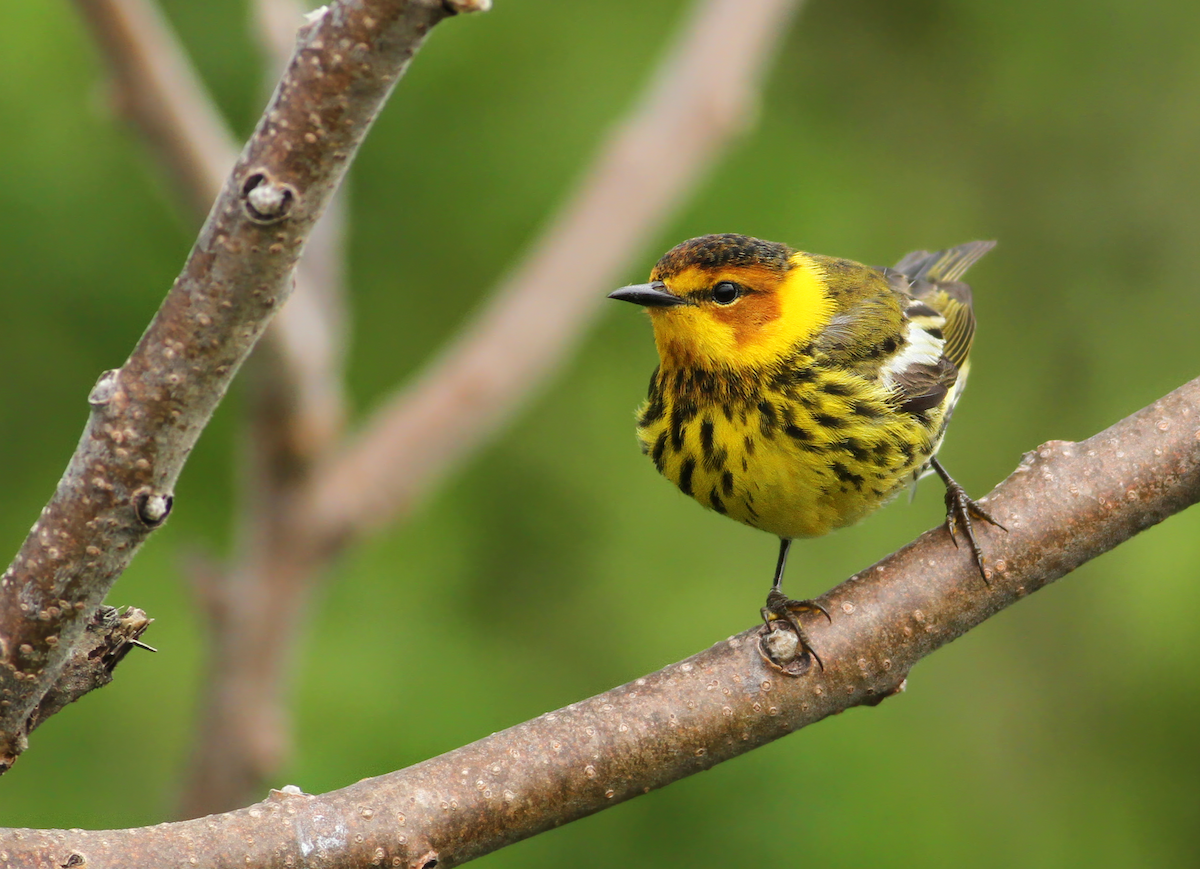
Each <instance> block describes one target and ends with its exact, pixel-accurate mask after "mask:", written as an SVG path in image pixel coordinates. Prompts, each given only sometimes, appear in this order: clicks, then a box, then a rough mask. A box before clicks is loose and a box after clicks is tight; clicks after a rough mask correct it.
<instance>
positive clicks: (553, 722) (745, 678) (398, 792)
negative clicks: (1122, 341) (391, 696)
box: [0, 379, 1200, 869]
mask: <svg viewBox="0 0 1200 869" xmlns="http://www.w3.org/2000/svg"><path fill="white" fill-rule="evenodd" d="M1198 408H1200V379H1197V380H1193V381H1192V382H1191V383H1188V384H1186V385H1185V386H1182V387H1180V388H1179V389H1177V390H1175V391H1174V392H1172V393H1171V394H1170V395H1167V396H1166V397H1164V398H1162V399H1161V400H1159V401H1156V402H1155V403H1154V404H1152V405H1151V406H1149V407H1147V408H1145V409H1143V410H1141V411H1139V412H1138V413H1136V414H1134V415H1133V416H1131V417H1128V418H1127V419H1125V420H1122V421H1121V422H1119V423H1117V424H1116V425H1114V426H1113V427H1112V428H1110V429H1108V430H1106V431H1104V432H1101V433H1100V434H1098V435H1096V436H1095V437H1092V438H1090V439H1088V440H1086V441H1083V442H1082V443H1068V442H1065V441H1052V442H1050V443H1047V444H1044V445H1043V446H1041V447H1040V448H1039V449H1037V450H1035V451H1034V452H1032V453H1029V454H1027V455H1026V456H1025V458H1024V460H1023V461H1022V462H1021V464H1020V466H1019V467H1018V468H1017V470H1016V471H1015V472H1014V473H1013V474H1012V475H1011V476H1010V477H1009V478H1008V479H1007V480H1005V481H1004V482H1003V483H1001V484H1000V485H999V486H997V487H996V489H995V490H994V491H993V492H992V493H991V495H989V496H988V498H987V509H988V510H989V511H990V512H991V513H992V514H993V515H994V516H995V517H996V518H997V519H999V520H1000V521H1001V522H1003V523H1004V524H1005V525H1006V526H1007V527H1008V529H1009V531H1008V533H1007V534H1005V533H1002V532H999V531H996V530H994V529H992V530H989V531H987V532H986V539H985V540H984V545H985V547H986V549H987V552H988V555H989V556H990V558H991V559H992V563H993V565H994V569H993V570H992V572H991V580H990V584H989V585H984V584H983V583H982V582H981V580H980V577H979V574H978V572H977V571H976V569H975V566H974V564H973V562H972V561H971V559H970V558H969V557H968V556H967V555H966V554H965V553H964V552H962V551H959V550H957V549H955V548H954V546H953V544H952V543H951V542H950V539H949V535H948V534H947V533H946V530H945V527H944V526H941V527H939V528H936V529H934V530H932V531H929V532H927V533H925V534H923V535H922V536H921V537H919V538H918V539H917V540H916V541H914V542H913V543H911V544H910V545H908V546H907V547H905V548H904V549H902V550H900V551H899V552H897V553H895V554H894V555H891V556H889V557H888V558H886V559H884V560H883V561H881V562H880V563H879V564H877V565H875V566H874V567H871V568H869V569H867V570H865V571H863V572H862V573H859V574H857V575H856V576H853V577H851V578H850V579H849V580H847V581H846V582H844V583H842V584H841V585H839V586H838V587H837V588H835V589H833V590H832V591H830V592H829V593H828V594H827V595H825V596H824V597H823V598H822V602H823V603H824V604H825V606H826V607H828V609H829V611H830V612H831V613H833V619H832V623H831V624H828V625H827V624H826V623H825V622H824V620H823V619H818V620H814V621H813V622H812V623H811V624H810V630H811V639H812V641H813V643H814V644H815V645H816V646H817V647H818V648H819V649H820V651H821V655H822V658H823V660H824V662H825V669H824V670H823V671H822V670H819V669H817V668H815V667H810V668H807V669H806V670H805V672H803V673H802V674H801V675H799V676H789V675H785V674H784V673H782V672H781V671H779V670H778V669H776V668H775V667H773V666H772V665H770V664H768V663H767V662H766V661H765V659H764V655H763V652H762V638H763V635H764V633H766V630H765V628H763V627H761V626H760V627H757V628H754V629H752V630H750V631H746V632H745V633H742V634H739V635H738V636H735V637H730V638H729V639H728V640H725V641H723V642H720V643H718V644H717V645H715V646H713V647H712V648H710V649H708V650H706V651H704V652H701V653H700V654H699V655H696V656H694V657H692V658H689V659H688V660H686V661H683V662H681V663H678V664H674V665H672V666H670V667H667V668H666V669H664V670H660V671H659V672H657V673H654V674H652V675H650V676H646V677H645V678H642V679H638V680H636V681H635V682H631V683H629V684H628V685H624V686H622V687H620V688H616V689H613V690H612V691H609V692H607V693H605V694H601V695H599V696H597V697H593V698H591V699H590V700H585V701H583V702H581V703H576V704H573V705H571V706H568V707H566V708H565V709H560V710H558V711H557V712H552V713H548V714H546V715H542V716H540V717H539V718H536V719H534V720H532V721H527V722H525V723H524V724H519V725H517V726H516V727H512V728H510V729H508V730H505V731H503V732H501V733H497V734H494V735H492V736H489V737H487V738H485V739H481V740H480V741H478V742H475V743H472V744H471V745H467V746H464V747H463V748H460V749H457V750H455V751H451V752H449V753H447V754H444V755H442V756H440V757H437V758H434V759H432V760H428V761H425V762H424V763H420V764H417V765H416V766H413V767H410V768H408V769H406V770H402V771H399V772H395V773H391V774H388V775H384V776H379V777H378V778H373V779H367V780H364V781H361V782H358V783H357V784H354V785H351V786H350V787H347V788H343V789H341V790H338V791H334V792H332V793H329V794H325V795H323V796H308V795H302V794H300V793H299V792H293V791H294V789H287V790H285V791H273V792H272V794H271V796H270V797H269V798H268V799H267V800H265V801H264V802H261V803H258V804H257V805H254V806H251V807H249V808H246V809H241V810H239V811H236V812H230V813H228V814H225V815H218V816H213V817H210V818H205V819H201V820H198V821H185V822H181V823H177V824H162V825H159V826H156V827H144V828H139V829H133V830H109V831H104V832H87V831H81V830H72V831H62V830H59V831H36V830H20V831H18V830H7V831H0V851H3V852H4V853H6V854H7V855H8V859H9V860H10V861H12V864H13V865H55V866H70V865H87V866H88V867H89V869H108V867H114V869H115V867H123V866H129V865H147V866H148V865H193V866H197V867H217V866H227V865H233V864H234V863H236V864H237V865H248V866H254V867H283V866H299V865H323V866H325V865H328V866H335V865H336V866H342V867H364V869H365V867H374V866H387V865H390V866H397V865H399V866H421V867H429V866H432V865H434V863H433V861H437V865H438V866H440V867H443V869H445V867H449V866H454V865H458V864H460V863H464V862H466V861H467V860H470V859H473V858H475V857H479V856H482V855H484V854H487V853H489V852H491V851H494V850H496V849H498V848H501V847H503V846H504V845H507V844H511V843H512V842H516V841H519V840H521V839H524V838H528V837H530V836H533V835H536V834H537V833H539V832H542V831H544V830H548V829H550V828H552V827H556V826H559V825H561V824H563V823H566V822H568V821H571V820H575V819H577V818H581V817H584V816H586V815H590V814H593V813H595V812H598V811H600V810H601V809H604V808H607V807H608V806H612V805H616V804H617V803H620V802H622V801H624V800H627V799H630V798H632V797H635V796H638V795H640V794H643V793H646V792H648V791H650V790H652V789H654V788H658V787H662V786H663V785H666V784H670V783H671V782H673V781H676V780H678V779H680V778H683V777H685V776H688V775H691V774H692V773H695V772H700V771H702V770H705V769H708V768H710V767H712V766H714V765H716V764H717V763H720V762H721V761H724V760H728V759H730V758H732V757H735V756H737V755H739V754H743V753H745V752H747V751H749V750H751V749H753V748H756V747H758V746H760V745H763V744H765V743H767V742H770V741H772V740H774V739H778V738H779V737H781V736H784V735H786V734H788V733H791V732H792V731H794V730H798V729H799V728H801V727H804V726H806V725H808V724H812V723H814V722H816V721H820V720H821V719H823V718H825V717H827V716H829V715H832V714H835V713H837V712H842V711H844V710H846V709H850V708H852V707H855V706H860V705H867V706H870V705H874V704H877V703H879V702H880V701H881V700H883V699H885V698H887V697H889V696H891V695H893V694H895V693H897V692H898V691H901V690H903V688H904V685H905V679H906V677H907V675H908V673H909V671H910V670H911V668H912V667H913V665H914V664H916V663H917V662H918V661H920V660H921V659H922V658H923V657H925V656H926V655H928V654H929V653H930V652H932V651H934V650H935V649H938V648H940V647H941V646H944V645H946V644H947V643H949V642H950V641H951V640H953V639H955V638H957V637H959V636H961V635H962V634H964V633H965V632H967V631H968V630H970V629H971V628H973V627H975V626H976V625H978V624H980V623H981V622H983V621H984V620H986V619H987V618H988V617H990V616H992V615H995V614H996V613H997V612H999V611H1000V610H1002V609H1004V608H1005V607H1007V606H1009V605H1011V604H1013V603H1015V602H1016V601H1017V600H1020V599H1021V598H1023V597H1026V596H1027V595H1029V594H1030V593H1032V592H1034V591H1037V590H1038V589H1039V588H1041V587H1043V586H1044V585H1047V584H1048V583H1050V582H1053V581H1054V580H1055V579H1057V578H1059V577H1061V576H1063V575H1064V574H1066V573H1068V572H1070V571H1071V570H1074V569H1075V568H1076V567H1078V566H1079V565H1081V564H1083V563H1084V562H1085V561H1088V560H1089V559H1092V558H1095V557H1096V556H1097V555H1101V554H1103V553H1104V552H1107V551H1108V550H1110V549H1112V548H1113V547H1115V546H1117V545H1118V544H1120V543H1122V542H1123V541H1125V540H1127V539H1129V538H1130V537H1132V536H1133V535H1135V534H1137V533H1138V532H1139V531H1143V530H1145V529H1146V528H1149V527H1150V526H1151V525H1154V524H1156V523H1158V522H1161V521H1162V520H1163V519H1165V518H1167V517H1168V516H1170V515H1172V514H1174V513H1177V512H1179V511H1181V510H1183V509H1185V508H1187V507H1189V506H1190V505H1192V504H1194V503H1196V502H1197V501H1198V500H1200V410H1198ZM784 632H787V633H790V629H786V628H785V629H784ZM779 633H781V632H780V631H776V632H775V634H773V635H772V636H777V635H778V634H779ZM73 855H78V856H73ZM72 860H74V861H75V862H74V863H72V862H71V861H72ZM39 861H40V862H39ZM82 861H86V863H84V862H82Z"/></svg>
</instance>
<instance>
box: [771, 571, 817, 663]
mask: <svg viewBox="0 0 1200 869" xmlns="http://www.w3.org/2000/svg"><path fill="white" fill-rule="evenodd" d="M799 613H821V614H822V615H824V616H825V618H827V619H829V622H830V623H831V624H832V623H833V617H832V616H830V615H829V610H827V609H825V607H824V606H822V605H821V604H820V603H818V602H817V601H815V600H792V599H791V598H789V597H788V596H787V595H786V594H784V593H783V592H782V591H781V590H780V589H778V588H772V589H771V591H770V593H769V594H767V603H766V606H764V607H763V608H762V619H763V622H764V623H765V624H766V625H767V626H768V627H770V625H771V622H773V621H778V620H782V621H785V622H787V623H788V624H789V625H791V626H792V630H793V631H795V632H796V637H797V639H798V640H799V641H800V648H801V649H803V651H804V652H805V653H807V654H809V655H812V659H813V660H814V661H816V662H817V666H818V667H820V668H821V669H822V670H824V669H825V664H824V662H822V661H821V656H820V655H818V654H817V652H816V650H815V649H814V648H813V647H812V645H810V644H809V642H808V634H807V633H806V632H805V630H804V628H802V627H801V626H800V619H799V618H798V617H797V616H798V614H799Z"/></svg>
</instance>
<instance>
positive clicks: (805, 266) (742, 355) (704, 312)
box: [608, 234, 833, 370]
mask: <svg viewBox="0 0 1200 869" xmlns="http://www.w3.org/2000/svg"><path fill="white" fill-rule="evenodd" d="M608 297H609V298H610V299H619V300H621V301H624V302H633V303H634V304H637V305H642V306H643V307H645V308H646V309H647V310H648V311H649V313H650V320H651V322H652V323H653V325H654V342H655V344H656V345H657V346H658V355H659V357H660V359H661V360H662V362H663V365H665V366H669V367H674V366H680V367H683V366H687V367H697V366H698V367H702V368H707V369H713V370H720V369H729V370H737V369H742V368H749V367H765V366H767V365H770V364H771V363H772V362H774V361H777V360H779V359H781V358H783V357H784V356H786V355H787V354H788V352H789V351H790V350H791V349H792V348H793V347H795V346H796V345H797V344H799V343H801V342H804V341H808V340H810V339H811V338H812V337H813V336H815V335H816V334H817V333H818V332H819V331H820V330H821V328H822V327H824V326H825V324H826V323H828V322H829V320H830V318H831V316H832V314H833V301H832V299H831V298H830V296H829V294H828V292H827V291H826V283H825V277H824V275H823V274H822V272H821V270H820V268H819V267H818V265H817V264H816V262H815V261H814V260H813V259H812V258H810V257H808V256H807V255H805V254H803V253H799V252H797V251H794V250H792V249H791V248H789V247H788V246H787V245H783V244H777V243H776V242H771V241H763V240H761V239H757V238H750V237H748V236H745V235H733V234H725V235H704V236H700V237H699V238H693V239H689V240H688V241H685V242H683V243H682V244H679V245H677V246H675V247H674V248H672V249H671V250H669V251H667V253H666V254H665V255H664V256H663V258H662V259H660V260H659V261H658V264H657V265H656V266H655V267H654V270H653V271H652V272H651V273H650V282H649V283H646V284H634V285H632V286H628V287H622V288H621V289H619V290H616V291H614V292H612V293H609V295H608Z"/></svg>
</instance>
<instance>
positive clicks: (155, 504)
mask: <svg viewBox="0 0 1200 869" xmlns="http://www.w3.org/2000/svg"><path fill="white" fill-rule="evenodd" d="M174 503H175V498H174V496H172V495H171V494H170V493H168V492H155V491H152V490H151V489H147V488H142V489H138V490H137V492H135V493H134V495H133V507H134V511H135V512H136V513H137V517H138V521H139V522H141V523H142V524H143V525H145V526H146V527H147V528H157V527H158V526H159V525H161V524H163V523H164V522H166V521H167V516H169V515H170V514H171V506H172V505H173V504H174Z"/></svg>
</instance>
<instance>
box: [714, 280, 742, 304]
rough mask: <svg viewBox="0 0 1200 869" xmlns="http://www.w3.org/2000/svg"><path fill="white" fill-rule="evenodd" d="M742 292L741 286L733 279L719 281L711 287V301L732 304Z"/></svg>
mask: <svg viewBox="0 0 1200 869" xmlns="http://www.w3.org/2000/svg"><path fill="white" fill-rule="evenodd" d="M741 294H742V288H741V287H740V286H738V285H737V284H735V283H734V282H733V281H721V282H720V283H719V284H717V285H716V286H715V287H713V288H712V297H713V301H714V302H716V303H717V304H718V305H732V304H733V303H734V302H735V301H737V298H738V296H740V295H741Z"/></svg>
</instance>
